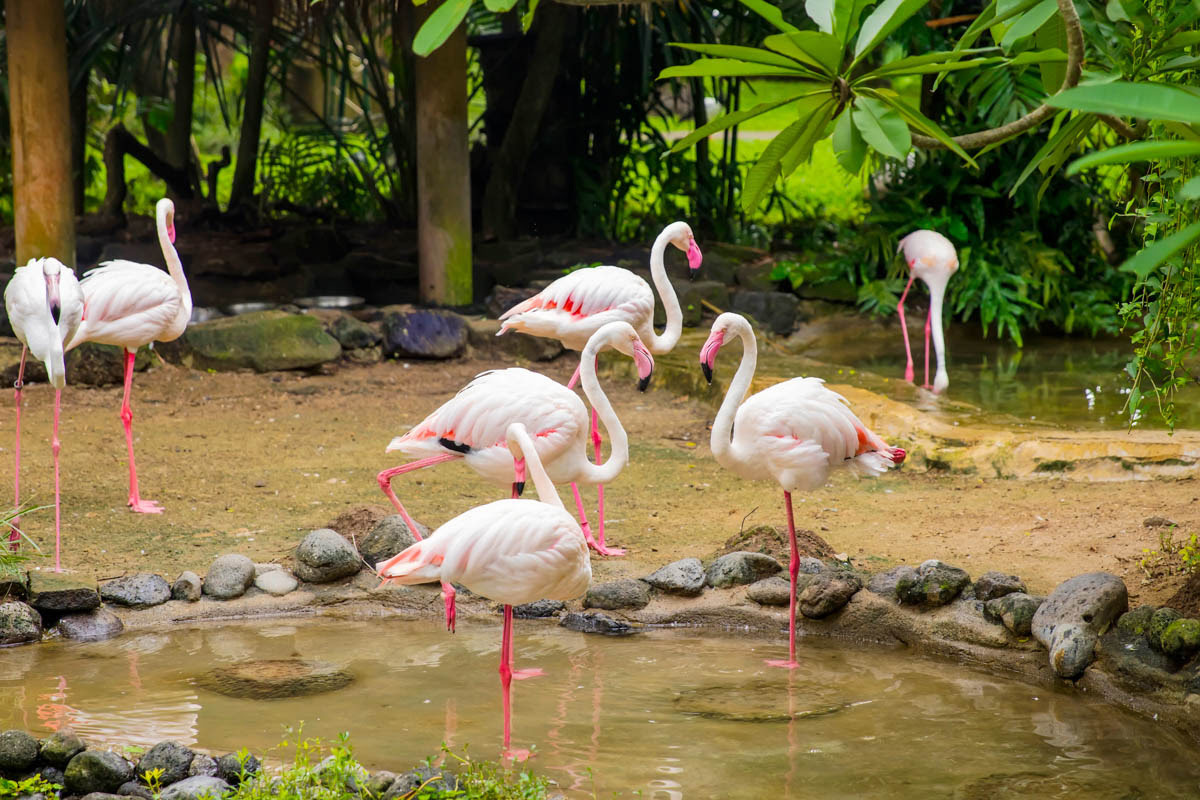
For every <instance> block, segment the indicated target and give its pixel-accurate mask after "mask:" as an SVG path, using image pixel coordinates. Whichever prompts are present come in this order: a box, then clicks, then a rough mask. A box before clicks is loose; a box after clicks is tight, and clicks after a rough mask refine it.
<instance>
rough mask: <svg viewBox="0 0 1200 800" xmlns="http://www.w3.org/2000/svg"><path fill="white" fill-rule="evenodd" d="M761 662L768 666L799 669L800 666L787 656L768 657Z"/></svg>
mask: <svg viewBox="0 0 1200 800" xmlns="http://www.w3.org/2000/svg"><path fill="white" fill-rule="evenodd" d="M763 663H764V664H766V665H767V666H768V667H782V668H783V669H799V667H800V665H799V664H798V663H796V662H795V661H792V660H790V659H787V658H768V659H765V660H764V661H763Z"/></svg>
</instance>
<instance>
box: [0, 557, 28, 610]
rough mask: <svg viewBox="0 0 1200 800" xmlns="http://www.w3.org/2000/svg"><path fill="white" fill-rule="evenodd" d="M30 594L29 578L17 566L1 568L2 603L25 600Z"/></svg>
mask: <svg viewBox="0 0 1200 800" xmlns="http://www.w3.org/2000/svg"><path fill="white" fill-rule="evenodd" d="M28 594H29V576H28V575H26V574H25V572H24V570H21V569H18V568H17V566H16V565H13V566H0V603H5V602H8V601H9V600H24V599H25V598H26V596H28Z"/></svg>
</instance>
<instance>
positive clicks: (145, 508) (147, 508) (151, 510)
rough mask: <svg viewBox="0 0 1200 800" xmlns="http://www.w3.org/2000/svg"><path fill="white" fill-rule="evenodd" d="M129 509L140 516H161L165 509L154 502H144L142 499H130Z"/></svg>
mask: <svg viewBox="0 0 1200 800" xmlns="http://www.w3.org/2000/svg"><path fill="white" fill-rule="evenodd" d="M129 509H130V510H131V511H133V512H135V513H138V514H161V513H163V507H162V506H161V505H159V504H158V503H156V502H155V501H153V500H142V499H141V498H140V497H131V498H129Z"/></svg>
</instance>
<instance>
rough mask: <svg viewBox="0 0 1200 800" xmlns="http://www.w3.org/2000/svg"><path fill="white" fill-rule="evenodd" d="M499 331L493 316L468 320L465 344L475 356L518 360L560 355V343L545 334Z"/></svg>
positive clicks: (536, 359) (540, 359)
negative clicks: (499, 334)
mask: <svg viewBox="0 0 1200 800" xmlns="http://www.w3.org/2000/svg"><path fill="white" fill-rule="evenodd" d="M499 332H500V322H499V321H498V320H494V319H472V320H469V321H468V322H467V343H468V344H469V345H471V349H472V350H474V351H477V354H478V355H486V354H493V355H503V356H507V357H508V358H511V359H516V360H519V361H552V360H554V359H555V358H558V357H559V356H560V355H562V354H563V351H564V348H563V346H562V342H560V341H558V340H557V339H550V338H548V337H545V336H530V335H529V334H527V333H521V332H520V331H513V330H510V331H506V332H505V333H504V335H502V336H497V334H498V333H499Z"/></svg>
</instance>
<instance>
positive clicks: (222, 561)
mask: <svg viewBox="0 0 1200 800" xmlns="http://www.w3.org/2000/svg"><path fill="white" fill-rule="evenodd" d="M253 583H254V562H253V561H251V560H250V559H249V558H246V556H243V555H240V554H238V553H226V554H225V555H223V556H217V557H216V559H215V560H214V561H213V563H212V565H211V566H210V567H209V568H208V574H207V575H205V576H204V593H205V594H206V595H208V596H209V597H215V598H217V599H218V600H230V599H232V598H234V597H241V596H242V595H244V594H245V593H246V590H247V589H249V588H250V585H251V584H253Z"/></svg>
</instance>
